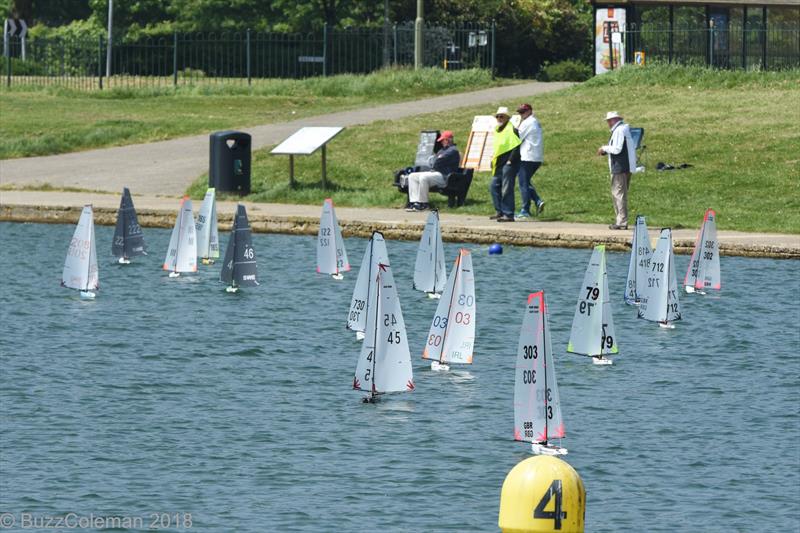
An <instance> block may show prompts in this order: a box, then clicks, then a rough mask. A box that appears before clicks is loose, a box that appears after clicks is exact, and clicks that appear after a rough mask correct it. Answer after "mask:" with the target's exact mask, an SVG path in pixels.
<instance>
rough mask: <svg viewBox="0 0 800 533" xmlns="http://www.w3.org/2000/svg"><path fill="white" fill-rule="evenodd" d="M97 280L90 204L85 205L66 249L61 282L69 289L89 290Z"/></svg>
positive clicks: (92, 288)
mask: <svg viewBox="0 0 800 533" xmlns="http://www.w3.org/2000/svg"><path fill="white" fill-rule="evenodd" d="M98 280H99V275H98V271H97V250H96V248H95V239H94V212H93V210H92V206H91V205H86V206H84V207H83V211H81V217H80V219H79V220H78V225H77V226H76V227H75V232H74V233H73V235H72V240H71V241H70V243H69V248H68V249H67V258H66V260H65V261H64V270H63V272H62V273H61V284H62V285H63V286H64V287H69V288H70V289H78V290H80V291H91V290H94V289H96V288H97V287H98Z"/></svg>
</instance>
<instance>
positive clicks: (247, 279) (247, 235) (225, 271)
mask: <svg viewBox="0 0 800 533" xmlns="http://www.w3.org/2000/svg"><path fill="white" fill-rule="evenodd" d="M219 279H220V281H223V282H225V283H228V284H229V285H228V287H227V288H226V289H225V290H226V291H227V292H237V291H238V290H239V287H250V286H254V285H258V270H257V269H256V252H255V250H254V249H253V236H252V233H251V231H250V222H249V221H248V220H247V210H246V209H245V208H244V206H243V205H242V204H239V205H238V206H237V207H236V216H234V217H233V228H232V229H231V237H230V239H229V240H228V248H227V249H226V250H225V260H224V261H223V263H222V270H221V271H220V273H219Z"/></svg>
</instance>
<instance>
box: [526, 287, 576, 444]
mask: <svg viewBox="0 0 800 533" xmlns="http://www.w3.org/2000/svg"><path fill="white" fill-rule="evenodd" d="M547 315H548V309H547V304H546V300H545V297H544V291H539V292H535V293H532V294H530V295H529V296H528V302H527V304H526V306H525V315H524V317H523V319H522V328H521V329H520V333H519V342H518V344H517V362H516V370H515V374H514V440H518V441H523V442H530V443H531V450H532V451H533V453H541V454H545V455H565V454H566V453H567V450H566V449H565V448H561V447H560V446H556V445H554V444H552V443H551V442H550V439H562V438H564V437H565V436H566V432H565V430H564V420H563V418H562V416H561V401H560V400H559V396H558V384H557V382H556V370H555V363H554V361H553V350H552V347H551V342H550V328H549V326H548V320H547Z"/></svg>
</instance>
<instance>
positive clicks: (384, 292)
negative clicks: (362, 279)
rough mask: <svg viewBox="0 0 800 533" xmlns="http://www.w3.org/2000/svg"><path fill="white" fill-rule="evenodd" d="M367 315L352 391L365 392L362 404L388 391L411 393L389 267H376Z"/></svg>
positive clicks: (402, 330)
mask: <svg viewBox="0 0 800 533" xmlns="http://www.w3.org/2000/svg"><path fill="white" fill-rule="evenodd" d="M375 280H376V284H375V291H374V294H372V295H371V298H373V299H372V301H371V302H370V306H369V310H368V312H367V331H366V337H365V338H364V342H363V344H362V345H361V352H360V353H359V356H358V363H357V364H356V373H355V376H354V377H353V389H355V390H360V391H364V392H368V393H369V396H368V397H366V398H364V401H365V402H374V401H376V400H377V399H378V398H379V396H380V395H381V394H385V393H387V392H403V391H413V390H414V377H413V372H412V369H411V356H410V354H409V351H408V339H407V338H406V326H405V322H404V321H403V313H402V311H401V310H400V300H399V299H398V297H397V288H396V287H395V284H394V278H393V276H392V272H391V269H390V267H389V266H388V265H383V264H382V265H379V266H378V271H377V273H376V276H375Z"/></svg>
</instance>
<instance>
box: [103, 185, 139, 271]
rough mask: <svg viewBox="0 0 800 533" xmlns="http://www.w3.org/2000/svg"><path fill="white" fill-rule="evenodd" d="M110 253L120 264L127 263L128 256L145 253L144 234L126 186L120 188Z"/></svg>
mask: <svg viewBox="0 0 800 533" xmlns="http://www.w3.org/2000/svg"><path fill="white" fill-rule="evenodd" d="M111 255H113V256H114V257H118V258H119V262H120V263H121V264H128V263H130V261H128V259H129V258H131V257H134V256H137V255H147V249H146V248H145V245H144V235H142V228H141V226H139V220H138V218H137V217H136V209H135V208H134V207H133V199H132V198H131V191H129V190H128V188H127V187H124V188H123V189H122V198H120V201H119V210H118V211H117V225H116V227H115V228H114V240H113V241H112V242H111Z"/></svg>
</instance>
